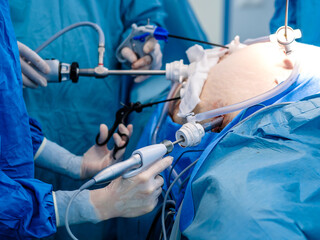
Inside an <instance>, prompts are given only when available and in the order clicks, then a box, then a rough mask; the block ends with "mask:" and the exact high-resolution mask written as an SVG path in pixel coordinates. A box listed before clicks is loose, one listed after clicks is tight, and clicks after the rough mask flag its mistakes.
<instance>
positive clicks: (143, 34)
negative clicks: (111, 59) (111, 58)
mask: <svg viewBox="0 0 320 240" xmlns="http://www.w3.org/2000/svg"><path fill="white" fill-rule="evenodd" d="M147 26H148V25H147ZM150 26H152V25H150ZM153 27H155V26H153ZM150 29H152V28H150ZM137 36H140V38H136V37H137ZM151 37H152V35H151V34H150V32H147V28H146V26H141V27H138V26H137V25H136V24H132V31H131V33H130V34H129V36H128V37H127V38H126V39H125V40H124V41H123V42H122V43H121V44H120V46H119V47H118V48H117V52H116V57H117V59H118V61H119V62H121V63H129V62H128V60H127V59H125V58H124V57H123V56H122V54H121V50H122V49H123V48H125V47H128V48H130V49H131V50H132V51H134V52H135V53H136V54H137V56H138V58H141V57H143V56H145V55H146V54H145V53H144V51H143V46H144V44H145V42H146V41H148V40H149V39H150V38H151Z"/></svg>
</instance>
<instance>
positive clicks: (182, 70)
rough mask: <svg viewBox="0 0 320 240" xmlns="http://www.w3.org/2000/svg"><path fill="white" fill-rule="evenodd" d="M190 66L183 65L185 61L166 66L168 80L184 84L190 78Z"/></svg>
mask: <svg viewBox="0 0 320 240" xmlns="http://www.w3.org/2000/svg"><path fill="white" fill-rule="evenodd" d="M188 68H189V66H188V65H186V64H183V60H180V61H174V62H172V63H167V64H166V78H167V79H168V80H170V81H173V82H179V83H182V81H183V79H185V78H187V77H188Z"/></svg>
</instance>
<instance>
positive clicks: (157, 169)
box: [145, 156, 173, 179]
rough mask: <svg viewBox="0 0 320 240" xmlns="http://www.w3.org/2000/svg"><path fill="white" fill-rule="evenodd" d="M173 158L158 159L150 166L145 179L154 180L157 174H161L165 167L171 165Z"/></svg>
mask: <svg viewBox="0 0 320 240" xmlns="http://www.w3.org/2000/svg"><path fill="white" fill-rule="evenodd" d="M172 161H173V157H171V156H167V157H165V158H162V159H160V160H159V161H157V162H156V163H154V164H153V165H151V166H150V167H149V168H148V169H147V170H146V172H145V174H146V178H147V179H148V178H155V177H156V176H157V175H158V174H160V173H161V172H163V171H164V170H165V169H166V168H167V167H169V166H170V165H171V164H172Z"/></svg>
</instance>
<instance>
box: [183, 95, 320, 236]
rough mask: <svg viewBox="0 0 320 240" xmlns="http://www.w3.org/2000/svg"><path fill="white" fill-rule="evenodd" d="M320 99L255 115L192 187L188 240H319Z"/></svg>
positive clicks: (209, 159) (222, 146)
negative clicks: (193, 212) (192, 208)
mask: <svg viewBox="0 0 320 240" xmlns="http://www.w3.org/2000/svg"><path fill="white" fill-rule="evenodd" d="M319 159H320V95H315V96H313V97H310V98H308V99H305V100H303V101H300V102H297V103H293V104H278V105H273V106H271V107H267V108H264V109H263V110H261V111H259V112H257V113H256V114H253V115H251V116H250V117H248V118H247V119H246V120H245V121H243V122H242V123H240V124H239V125H237V126H236V127H234V128H233V129H232V131H230V132H229V133H227V135H226V136H225V137H224V138H223V139H222V140H221V141H220V142H219V143H218V144H217V145H216V147H215V148H214V149H213V150H212V151H211V153H210V154H209V156H208V157H207V159H206V161H204V162H203V164H202V166H201V168H200V169H199V171H198V172H197V174H196V176H195V178H194V180H193V183H192V195H193V199H194V208H195V217H194V220H193V222H192V224H191V225H190V226H189V227H188V228H187V229H186V230H185V231H184V232H183V234H184V235H185V236H186V237H188V238H189V239H223V240H227V239H319V236H320V192H319V184H320V160H319Z"/></svg>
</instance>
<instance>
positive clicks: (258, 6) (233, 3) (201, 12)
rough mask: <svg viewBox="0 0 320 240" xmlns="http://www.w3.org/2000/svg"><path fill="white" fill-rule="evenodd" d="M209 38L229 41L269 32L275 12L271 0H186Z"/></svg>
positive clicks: (223, 41) (254, 36) (220, 41)
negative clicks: (238, 37)
mask: <svg viewBox="0 0 320 240" xmlns="http://www.w3.org/2000/svg"><path fill="white" fill-rule="evenodd" d="M189 2H190V4H191V6H192V7H193V9H194V12H195V14H196V16H197V17H198V19H199V22H200V24H201V26H202V27H203V29H204V31H205V33H206V34H207V37H208V39H209V40H210V41H213V42H217V43H223V44H226V43H229V42H230V41H231V40H232V39H233V38H234V37H235V36H236V35H239V36H240V40H242V41H243V40H245V39H248V38H256V37H261V36H265V35H268V34H269V33H270V32H269V21H270V19H271V17H272V14H273V12H274V1H272V0H271V1H270V0H189Z"/></svg>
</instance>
